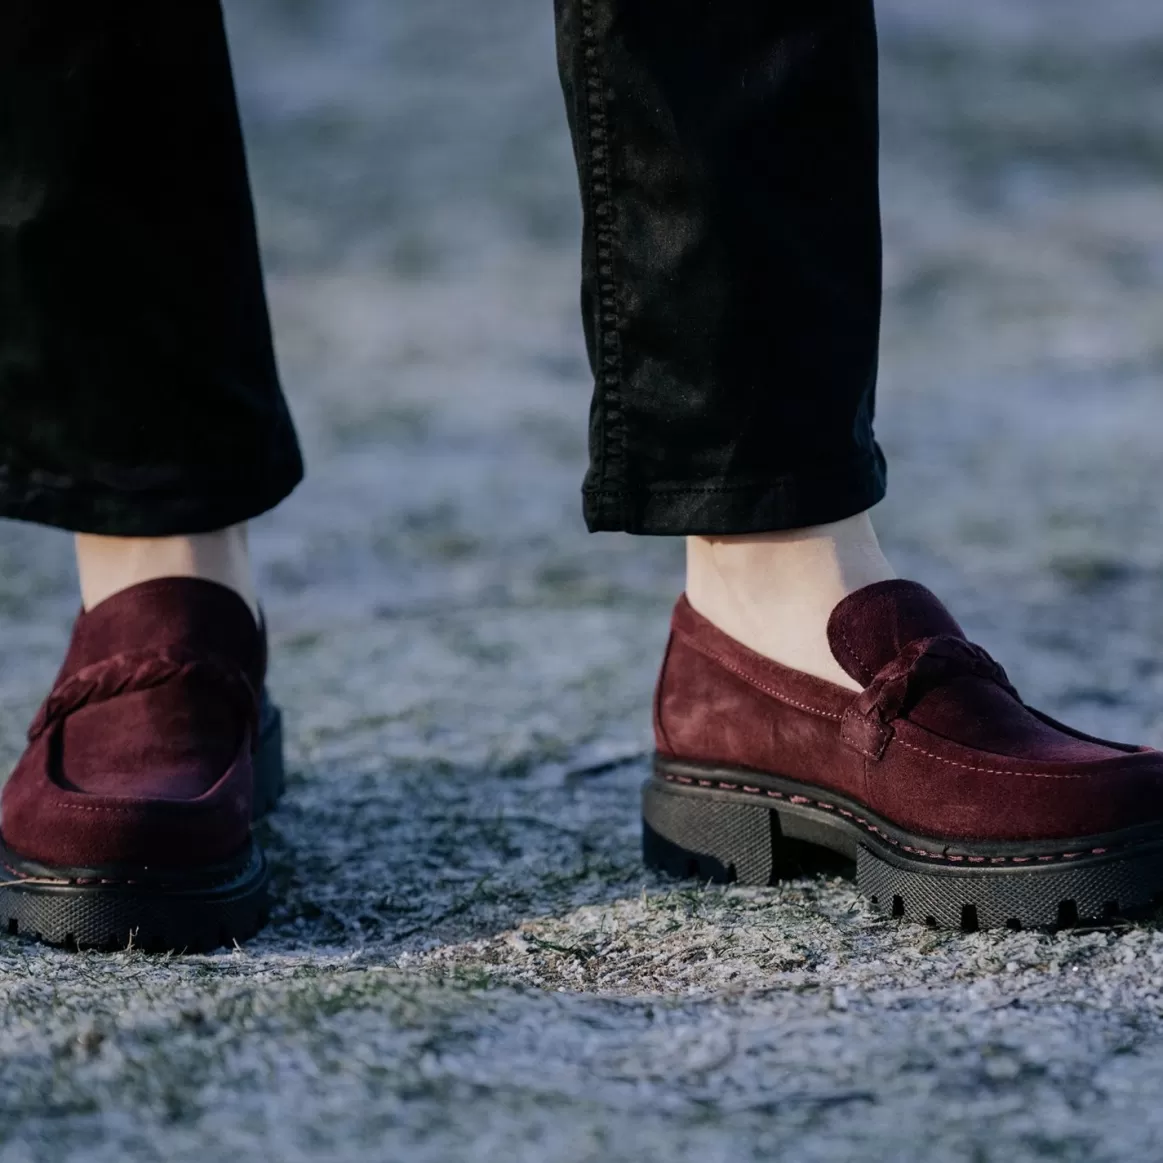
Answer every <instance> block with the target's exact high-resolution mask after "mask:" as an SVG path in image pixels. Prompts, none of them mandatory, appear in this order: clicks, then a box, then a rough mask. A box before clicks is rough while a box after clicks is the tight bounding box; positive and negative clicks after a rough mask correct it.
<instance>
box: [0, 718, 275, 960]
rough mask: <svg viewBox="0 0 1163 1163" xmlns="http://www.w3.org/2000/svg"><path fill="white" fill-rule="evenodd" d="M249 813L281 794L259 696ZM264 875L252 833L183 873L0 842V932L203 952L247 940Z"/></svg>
mask: <svg viewBox="0 0 1163 1163" xmlns="http://www.w3.org/2000/svg"><path fill="white" fill-rule="evenodd" d="M254 773H255V795H254V818H255V819H259V818H260V817H261V816H262V815H264V814H265V813H266V812H268V811H270V810H271V809H272V808H273V807H274V806H275V804H276V803H277V802H278V800H279V797H280V796H281V795H282V794H283V788H284V783H285V777H284V769H283V740H282V719H281V716H280V714H279V711H278V709H277V708H276V707H274V706H273V705H272V704H271V703H270V702H269V701H268V700H266V699H265V698H264V701H263V708H262V719H261V726H260V734H259V745H258V747H257V749H256V750H255V755H254ZM269 880H270V872H269V870H268V868H267V862H266V858H265V857H264V856H263V853H262V849H261V848H259V846H258V844H257V843H255V841H254V840H253V839H252V840H250V841H248V843H247V847H246V849H245V850H244V851H243V852H241V853H240V854H239V855H238V856H237V857H235V858H233V859H232V860H229V861H226V862H224V863H221V864H217V865H213V866H206V867H202V868H192V869H158V870H156V871H155V870H152V869H148V868H134V867H118V868H60V867H57V866H55V865H43V864H38V863H36V862H35V861H30V860H26V859H24V858H23V857H21V856H18V855H17V854H16V853H14V852H10V851H9V850H8V849H7V848H5V847H4V845H3V843H2V842H0V933H7V934H8V935H9V936H25V937H32V938H35V939H37V940H41V941H45V942H47V943H48V944H51V945H64V946H66V947H68V948H73V949H78V948H79V949H126V948H130V947H132V948H135V949H143V950H146V951H147V952H167V951H170V950H173V951H177V952H185V953H199V952H207V951H209V950H211V949H216V948H218V947H219V946H222V945H231V944H233V943H234V942H235V941H244V940H246V939H247V938H248V937H252V936H254V934H255V933H257V932H258V931H259V929H261V928H262V927H263V926H264V925H265V924H266V922H267V918H268V916H269V913H270V898H269V893H268V882H269Z"/></svg>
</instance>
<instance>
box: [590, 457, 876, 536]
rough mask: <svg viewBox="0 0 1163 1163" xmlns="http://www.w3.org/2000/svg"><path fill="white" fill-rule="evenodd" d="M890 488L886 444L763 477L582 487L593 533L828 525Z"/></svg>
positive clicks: (702, 532)
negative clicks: (846, 458) (822, 465)
mask: <svg viewBox="0 0 1163 1163" xmlns="http://www.w3.org/2000/svg"><path fill="white" fill-rule="evenodd" d="M885 488H886V474H885V461H884V456H883V454H882V453H881V451H880V449H879V448H878V449H876V451H875V453H874V454H873V455H871V456H868V457H866V458H862V459H858V460H856V461H853V462H849V463H846V464H840V465H835V466H829V467H828V468H827V469H825V470H823V471H821V470H819V469H812V470H807V471H804V472H794V473H787V474H783V475H780V476H777V477H772V478H770V479H768V480H764V481H731V480H718V481H690V482H683V481H673V482H672V481H662V482H654V483H652V484H651V485H649V486H648V487H645V488H641V489H583V491H582V498H583V505H584V511H585V519H586V526H587V528H588V529H589V531H590V532H591V533H633V534H640V535H644V536H664V537H665V536H669V537H682V536H729V535H732V534H748V533H775V532H779V531H781V530H784V529H803V528H806V527H807V526H810V525H827V524H829V523H831V522H833V521H842V520H843V519H844V518H845V517H852V516H854V515H855V514H857V513H863V512H864V511H865V510H866V509H871V508H872V506H873V505H875V504H877V503H878V502H879V501H881V500H883V498H884V495H885Z"/></svg>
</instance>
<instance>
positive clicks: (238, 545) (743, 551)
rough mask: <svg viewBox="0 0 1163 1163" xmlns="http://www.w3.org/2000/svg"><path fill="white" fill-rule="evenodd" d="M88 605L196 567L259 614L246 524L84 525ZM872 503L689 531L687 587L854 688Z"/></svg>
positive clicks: (783, 651) (877, 552) (873, 568)
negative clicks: (798, 522)
mask: <svg viewBox="0 0 1163 1163" xmlns="http://www.w3.org/2000/svg"><path fill="white" fill-rule="evenodd" d="M76 549H77V568H78V571H79V573H80V579H81V598H82V601H83V602H84V606H85V609H86V610H90V609H92V608H93V607H94V606H95V605H97V604H98V603H99V602H102V601H104V600H105V599H106V598H108V597H112V595H113V594H116V593H118V592H120V591H121V590H125V589H128V588H129V587H130V586H134V585H137V584H138V583H140V582H144V581H151V580H153V579H154V578H159V577H198V578H205V579H207V580H208V581H214V582H218V583H219V584H220V585H224V586H227V587H229V588H230V589H232V590H234V591H235V592H236V593H238V594H240V595H241V596H242V598H243V599H244V600H245V601H246V603H247V604H248V605H249V606H250V608H251V610H252V611H253V612H254V613H255V616H256V617H257V615H258V600H257V598H256V596H255V585H254V578H253V574H252V570H251V564H250V551H249V548H248V545H247V527H246V525H235V526H233V527H231V528H229V529H222V530H219V531H218V532H216V533H199V534H195V535H193V536H189V537H97V536H93V535H91V534H78V535H77V538H76ZM895 576H896V574H895V573H894V572H893V569H892V566H890V565H889V563H888V561H887V560H886V558H885V556H884V554H883V552H881V548H880V543H879V542H878V541H877V537H876V532H875V530H874V529H873V527H872V521H871V519H870V518H869V515H868V514H867V513H859V514H857V515H856V516H855V517H849V518H847V519H845V520H843V521H837V522H835V523H833V524H831V525H818V526H815V527H812V528H808V529H792V530H788V531H786V532H782V533H763V534H757V535H754V536H740V537H688V538H687V597H688V598H689V599H690V602H691V605H692V606H694V608H695V609H696V610H698V612H699V613H700V614H702V615H703V616H704V617H705V618H708V619H709V620H710V621H711V622H713V623H714V624H715V625H716V626H718V627H719V629H720V630H722V631H723V632H724V633H726V634H729V635H730V636H731V637H732V638H734V639H736V640H737V641H739V642H742V643H743V644H744V645H746V646H749V647H750V648H751V649H752V650H754V651H756V652H757V653H759V654H762V655H764V656H766V657H767V658H771V659H774V660H775V661H776V662H780V663H782V664H783V665H784V666H790V667H792V668H793V669H795V670H800V671H805V672H806V673H808V674H812V675H815V676H816V677H817V678H822V679H826V680H827V681H829V682H833V683H836V684H837V685H838V686H843V687H847V688H848V689H850V690H859V685H858V684H857V683H856V682H855V681H854V680H853V679H852V678H850V677H849V676H848V675H847V674H845V673H844V671H843V670H841V669H840V666H839V664H838V663H837V662H836V660H835V659H834V658H833V657H832V652H831V650H830V649H829V647H828V639H827V633H826V628H827V624H828V616H829V615H830V614H831V613H832V610H833V609H835V607H836V605H837V604H838V603H839V602H840V601H842V600H843V599H844V598H845V597H847V596H848V594H850V593H853V592H854V591H856V590H858V589H861V588H863V587H864V586H866V585H871V584H872V583H873V582H878V581H885V580H887V579H889V578H893V577H895Z"/></svg>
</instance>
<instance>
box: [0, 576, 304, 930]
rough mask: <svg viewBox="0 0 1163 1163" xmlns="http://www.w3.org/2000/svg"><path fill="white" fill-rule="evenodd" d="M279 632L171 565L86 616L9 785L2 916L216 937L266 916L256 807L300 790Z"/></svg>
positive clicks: (2, 841)
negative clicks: (279, 677) (288, 731)
mask: <svg viewBox="0 0 1163 1163" xmlns="http://www.w3.org/2000/svg"><path fill="white" fill-rule="evenodd" d="M265 671H266V641H265V635H264V633H263V631H262V629H261V627H259V626H257V625H256V624H255V620H254V618H253V617H252V615H251V612H250V609H249V607H248V606H247V605H246V603H245V602H244V601H243V600H242V599H241V598H240V597H238V595H237V594H235V593H234V592H233V591H232V590H229V589H226V588H225V587H223V586H219V585H215V584H214V583H212V582H207V581H199V580H196V579H193V578H163V579H160V580H157V581H150V582H145V583H143V584H142V585H138V586H134V587H133V588H131V589H128V590H124V591H122V592H121V593H119V594H116V595H114V596H113V597H111V598H109V599H108V600H106V601H104V602H102V603H101V604H100V605H99V606H96V607H95V608H94V609H93V610H92V611H90V612H89V613H82V614H81V615H80V617H79V618H78V619H77V622H76V625H75V626H74V629H73V636H72V641H71V642H70V644H69V649H68V654H67V656H66V658H65V662H64V666H63V667H62V668H61V672H60V674H59V676H58V678H57V681H56V685H55V686H54V688H53V691H52V693H51V694H50V695H49V697H48V699H47V701H46V702H45V703H44V705H43V706H42V707H41V709H40V712H39V713H38V714H37V716H36V719H35V720H34V722H33V724H32V727H31V729H30V731H29V736H28V738H29V744H28V749H27V750H26V751H25V753H24V755H23V756H22V757H21V759H20V761H19V763H18V764H17V766H16V770H15V771H14V772H13V773H12V776H11V777H10V778H9V780H8V782H7V783H6V784H5V786H4V790H3V796H2V798H0V865H2V866H3V867H2V868H0V931H2V930H3V928H4V927H6V928H7V932H8V933H10V934H18V933H19V934H26V935H29V936H34V937H39V938H41V939H42V940H45V941H49V942H52V943H54V944H63V945H70V946H80V947H95V948H118V947H120V948H125V947H126V946H128V945H131V944H132V945H134V946H136V947H138V948H144V949H157V950H168V949H174V950H187V951H191V952H192V951H195V950H206V949H212V948H214V947H216V946H218V945H221V944H229V943H230V942H232V941H234V940H239V939H243V938H246V937H249V936H251V935H252V934H253V933H254V932H256V931H257V930H258V929H259V928H260V927H261V926H262V925H263V924H264V923H265V920H266V914H267V909H268V903H267V880H268V872H267V866H266V861H265V859H264V857H263V854H262V852H261V851H260V849H259V847H258V845H257V844H256V843H255V841H254V839H253V838H252V836H251V827H250V826H251V820H252V819H253V818H256V817H258V816H260V815H261V814H262V813H263V812H265V811H266V810H268V809H269V808H271V807H273V806H274V803H275V801H276V800H277V799H278V797H279V795H280V793H281V792H282V787H283V762H282V737H281V727H280V719H279V713H278V711H277V710H276V709H275V708H274V707H273V706H272V705H271V703H270V701H269V700H268V699H267V698H266V695H265V693H264V688H263V680H264V675H265Z"/></svg>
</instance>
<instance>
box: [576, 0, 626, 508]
mask: <svg viewBox="0 0 1163 1163" xmlns="http://www.w3.org/2000/svg"><path fill="white" fill-rule="evenodd" d="M581 13H582V41H583V45H584V48H583V50H582V55H583V58H584V66H585V67H584V75H585V102H584V107H585V119H586V135H587V140H588V146H589V162H590V183H589V185H590V189H589V199H590V211H591V214H592V216H593V222H594V244H595V251H596V256H595V257H596V260H597V272H596V273H597V280H596V281H597V291H598V320H597V322H598V326H597V329H596V330H597V337H598V343H597V353H596V354H597V359H596V360H595V363H596V367H595V381H596V388H597V393H598V398H597V407H598V410H599V418H600V427H599V448H598V456H599V460H600V468H599V478H600V480H601V482H602V486H601V487H602V489H603V490H606V489H608V488H609V482H610V478H611V477H613V478H614V479H615V481H616V482H617V485H616V488H617V490H618V491H619V492H623V493H624V492H625V491H626V489H627V484H628V482H627V481H626V466H627V463H628V460H627V455H626V443H627V442H626V418H625V411H624V407H623V400H622V351H621V319H620V317H619V313H618V286H617V282H616V281H615V278H614V262H615V252H616V247H617V241H618V238H617V223H616V218H615V212H614V202H613V197H612V192H611V184H612V182H611V148H610V118H609V109H608V107H607V104H606V100H605V95H604V85H603V83H602V76H601V70H600V68H599V65H598V60H599V53H598V47H597V32H596V29H595V21H594V0H581ZM624 517H625V514H623V518H624Z"/></svg>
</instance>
